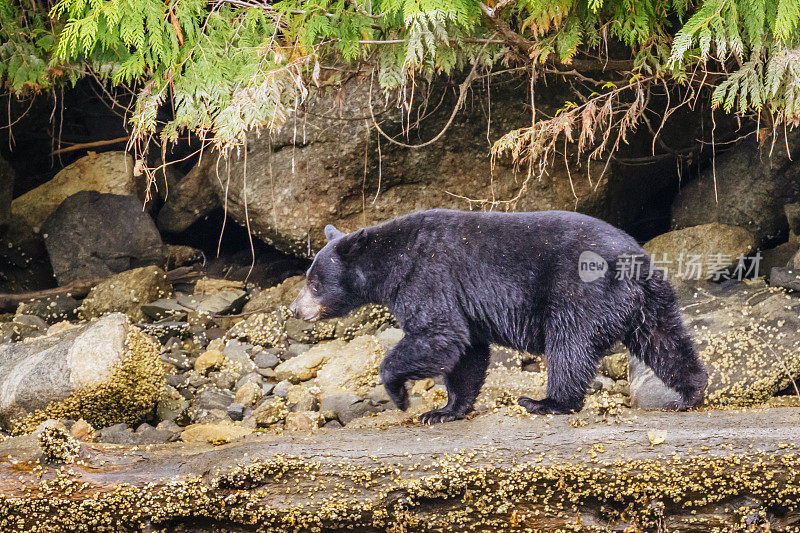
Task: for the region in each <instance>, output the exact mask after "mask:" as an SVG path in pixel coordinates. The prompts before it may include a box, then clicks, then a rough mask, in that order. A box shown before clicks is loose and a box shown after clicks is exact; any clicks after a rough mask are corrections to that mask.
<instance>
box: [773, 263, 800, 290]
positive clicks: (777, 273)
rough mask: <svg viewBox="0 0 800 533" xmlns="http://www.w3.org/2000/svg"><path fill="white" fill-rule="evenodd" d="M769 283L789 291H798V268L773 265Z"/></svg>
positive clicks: (799, 285) (799, 287)
mask: <svg viewBox="0 0 800 533" xmlns="http://www.w3.org/2000/svg"><path fill="white" fill-rule="evenodd" d="M769 284H770V285H771V286H773V287H783V288H784V289H789V290H791V291H800V269H794V268H786V267H783V268H781V267H774V268H773V269H772V270H771V271H770V275H769Z"/></svg>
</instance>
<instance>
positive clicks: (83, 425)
mask: <svg viewBox="0 0 800 533" xmlns="http://www.w3.org/2000/svg"><path fill="white" fill-rule="evenodd" d="M69 432H70V433H71V434H72V436H73V437H75V438H76V439H78V440H80V441H83V442H92V441H94V428H93V427H92V426H91V424H89V422H87V421H86V420H84V419H83V418H81V419H80V420H78V421H77V422H75V423H74V424H73V425H72V427H71V428H70V430H69Z"/></svg>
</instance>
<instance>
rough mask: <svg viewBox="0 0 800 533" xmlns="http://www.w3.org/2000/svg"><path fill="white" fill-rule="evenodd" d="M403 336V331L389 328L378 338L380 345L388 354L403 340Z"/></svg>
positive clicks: (379, 334)
mask: <svg viewBox="0 0 800 533" xmlns="http://www.w3.org/2000/svg"><path fill="white" fill-rule="evenodd" d="M403 335H404V333H403V330H402V329H400V328H392V327H388V328H386V329H384V330H383V331H381V332H380V333H378V335H377V337H376V338H377V339H378V344H380V345H381V348H383V351H385V352H388V351H389V350H391V349H392V348H394V347H395V345H396V344H397V343H398V342H400V341H401V340H402V339H403Z"/></svg>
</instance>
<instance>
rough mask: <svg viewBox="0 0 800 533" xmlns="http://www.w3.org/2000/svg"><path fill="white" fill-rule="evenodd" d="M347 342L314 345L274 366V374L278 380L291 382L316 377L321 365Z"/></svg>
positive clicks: (337, 341)
mask: <svg viewBox="0 0 800 533" xmlns="http://www.w3.org/2000/svg"><path fill="white" fill-rule="evenodd" d="M345 346H347V343H346V342H344V341H342V340H334V341H330V342H325V343H322V344H319V345H317V346H314V347H313V348H311V349H310V350H308V351H306V352H304V353H302V354H300V355H298V356H297V357H293V358H291V359H289V360H288V361H284V362H283V363H281V364H279V365H278V366H277V367H275V376H276V377H277V378H278V379H279V380H289V381H291V382H292V383H298V382H300V381H306V380H309V379H312V378H314V377H316V375H317V372H318V371H319V369H320V368H322V365H324V364H325V363H326V362H327V361H328V360H329V359H331V358H332V357H334V356H336V355H338V353H339V351H340V350H342V349H343V348H344V347H345Z"/></svg>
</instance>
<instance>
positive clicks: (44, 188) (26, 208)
mask: <svg viewBox="0 0 800 533" xmlns="http://www.w3.org/2000/svg"><path fill="white" fill-rule="evenodd" d="M80 191H98V192H101V193H111V194H121V195H128V196H134V197H138V198H143V195H144V182H143V181H141V180H139V179H137V178H135V177H134V176H133V159H132V158H131V156H129V155H127V154H126V153H125V152H105V153H102V154H90V155H87V156H86V157H82V158H81V159H79V160H77V161H75V162H74V163H72V164H71V165H69V166H68V167H66V168H64V169H63V170H61V171H60V172H59V173H58V174H56V176H55V177H54V178H53V179H51V180H50V181H48V182H47V183H45V184H43V185H41V186H39V187H37V188H35V189H33V190H32V191H29V192H27V193H25V194H23V195H22V196H20V197H19V198H17V199H15V200H14V201H13V202H12V204H11V218H12V226H13V227H14V230H13V235H12V236H11V237H12V239H14V238H16V239H20V238H25V237H28V236H30V235H31V233H38V232H39V230H40V228H41V227H42V224H43V223H44V221H45V219H46V218H47V217H48V216H49V215H50V213H52V212H53V211H55V210H56V208H57V207H58V206H59V205H60V204H61V202H63V201H64V200H66V199H67V198H68V197H70V196H72V195H73V194H75V193H77V192H80ZM139 208H140V210H141V205H140V206H139Z"/></svg>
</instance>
